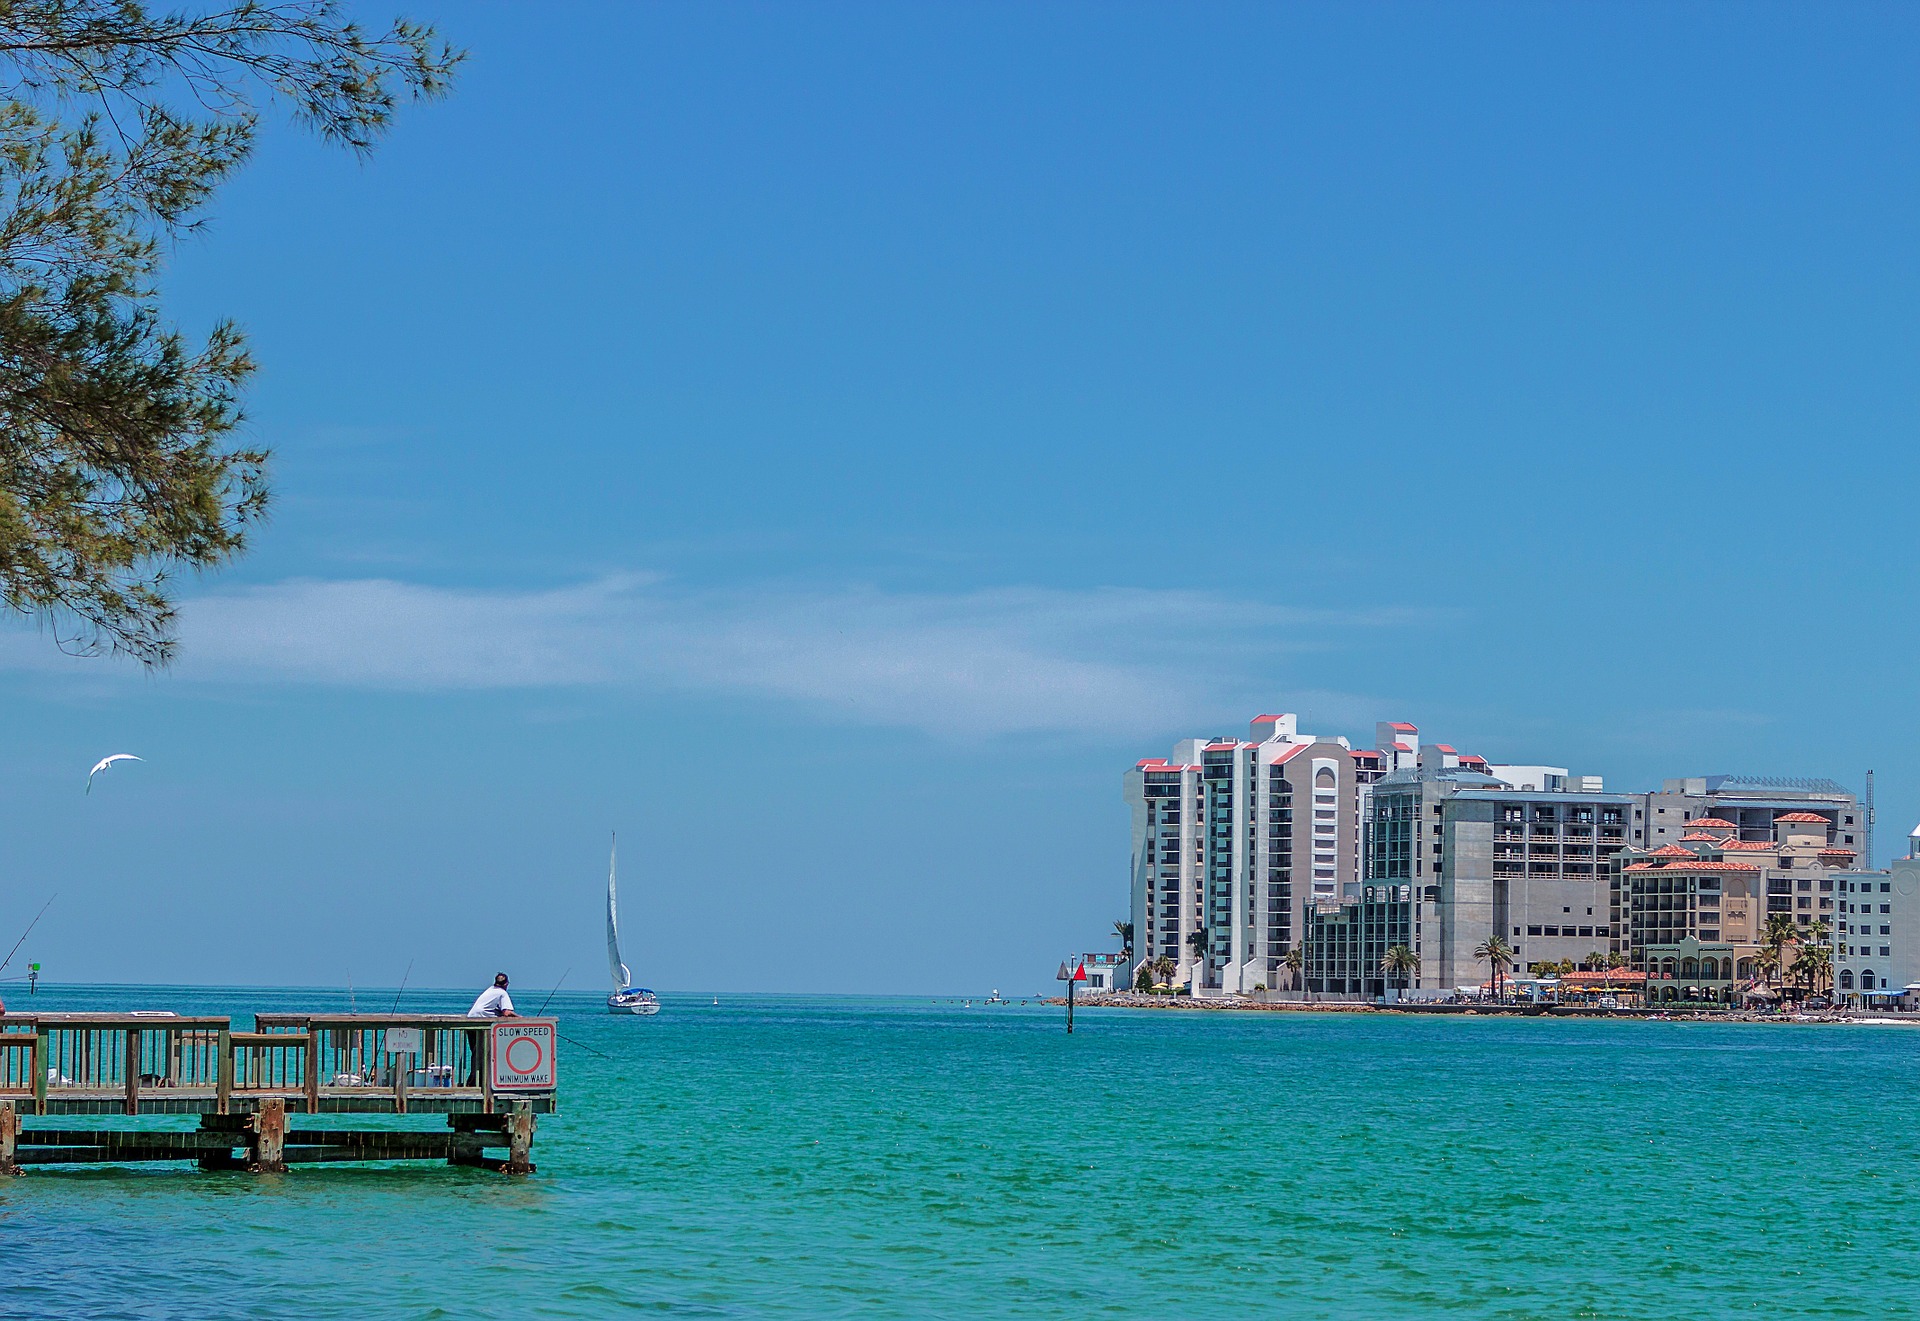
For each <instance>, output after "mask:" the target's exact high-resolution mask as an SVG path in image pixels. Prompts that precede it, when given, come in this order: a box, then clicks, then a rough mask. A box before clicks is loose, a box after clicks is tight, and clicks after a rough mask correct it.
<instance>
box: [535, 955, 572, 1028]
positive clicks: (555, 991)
mask: <svg viewBox="0 0 1920 1321" xmlns="http://www.w3.org/2000/svg"><path fill="white" fill-rule="evenodd" d="M572 971H573V965H572V964H571V963H569V964H568V965H567V972H572ZM567 972H563V973H561V974H560V980H559V981H557V982H555V983H554V984H553V989H552V990H551V991H548V992H547V998H546V999H544V1000H542V1001H541V1002H540V1007H539V1008H538V1009H536V1010H534V1011H533V1012H534V1014H535V1016H536V1017H537V1016H539V1015H540V1014H544V1013H546V1012H547V1006H548V1005H550V1004H552V1003H553V997H554V996H556V995H558V994H560V988H561V987H562V986H565V985H566V984H567Z"/></svg>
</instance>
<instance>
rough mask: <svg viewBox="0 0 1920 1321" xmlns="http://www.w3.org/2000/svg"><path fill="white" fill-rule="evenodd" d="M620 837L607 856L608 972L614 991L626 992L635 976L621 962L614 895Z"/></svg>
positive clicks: (615, 839)
mask: <svg viewBox="0 0 1920 1321" xmlns="http://www.w3.org/2000/svg"><path fill="white" fill-rule="evenodd" d="M619 849H620V837H619V836H618V835H616V836H614V841H613V849H612V850H611V851H610V852H609V853H608V854H607V971H608V973H610V974H611V975H612V977H613V989H614V990H616V991H624V990H626V989H627V987H629V986H631V985H633V974H632V973H630V972H628V971H627V965H626V964H625V963H623V962H621V960H620V918H619V915H618V913H617V912H616V911H615V906H614V893H613V873H614V864H615V863H616V862H617V861H618V857H619Z"/></svg>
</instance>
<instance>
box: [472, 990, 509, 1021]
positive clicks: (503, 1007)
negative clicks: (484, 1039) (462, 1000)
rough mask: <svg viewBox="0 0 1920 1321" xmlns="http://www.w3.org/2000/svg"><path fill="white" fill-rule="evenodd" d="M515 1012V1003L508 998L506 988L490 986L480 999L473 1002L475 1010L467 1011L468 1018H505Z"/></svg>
mask: <svg viewBox="0 0 1920 1321" xmlns="http://www.w3.org/2000/svg"><path fill="white" fill-rule="evenodd" d="M512 1012H513V1001H512V1000H510V999H509V998H507V988H506V987H504V986H489V987H488V988H487V989H486V990H484V991H482V992H480V998H479V999H478V1000H475V1001H474V1002H473V1008H471V1009H469V1010H467V1017H468V1018H504V1017H505V1016H506V1015H508V1014H510V1013H512Z"/></svg>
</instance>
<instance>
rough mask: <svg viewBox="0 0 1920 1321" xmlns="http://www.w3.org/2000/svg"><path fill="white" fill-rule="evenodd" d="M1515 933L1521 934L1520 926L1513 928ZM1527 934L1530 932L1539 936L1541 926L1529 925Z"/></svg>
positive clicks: (1531, 934)
mask: <svg viewBox="0 0 1920 1321" xmlns="http://www.w3.org/2000/svg"><path fill="white" fill-rule="evenodd" d="M1513 934H1514V935H1516V936H1517V935H1519V934H1520V928H1519V927H1515V928H1514V929H1513ZM1527 934H1528V935H1529V936H1537V935H1539V934H1540V928H1539V927H1528V928H1527Z"/></svg>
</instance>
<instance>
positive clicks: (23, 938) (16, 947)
mask: <svg viewBox="0 0 1920 1321" xmlns="http://www.w3.org/2000/svg"><path fill="white" fill-rule="evenodd" d="M59 897H60V892H59V891H58V890H55V891H54V892H53V895H52V897H51V898H49V899H48V900H47V902H46V903H44V904H41V905H40V911H39V912H37V913H35V914H34V915H33V921H31V922H29V923H27V929H26V930H25V931H22V932H21V933H20V939H18V940H16V941H14V942H13V948H12V949H10V950H8V951H7V957H6V958H4V959H0V972H5V971H6V969H7V965H8V964H9V963H12V962H13V956H14V955H16V954H18V953H19V952H20V947H21V946H22V945H24V944H26V943H27V937H28V936H31V935H32V934H33V929H34V928H35V927H37V926H39V925H40V919H41V918H43V917H45V916H46V915H47V910H48V909H49V908H52V907H53V901H54V900H55V899H58V898H59Z"/></svg>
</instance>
